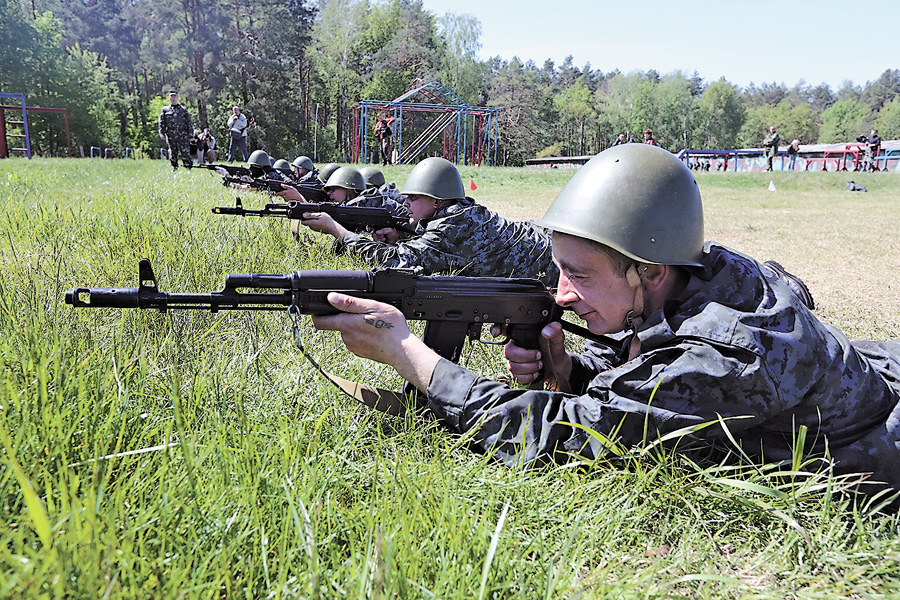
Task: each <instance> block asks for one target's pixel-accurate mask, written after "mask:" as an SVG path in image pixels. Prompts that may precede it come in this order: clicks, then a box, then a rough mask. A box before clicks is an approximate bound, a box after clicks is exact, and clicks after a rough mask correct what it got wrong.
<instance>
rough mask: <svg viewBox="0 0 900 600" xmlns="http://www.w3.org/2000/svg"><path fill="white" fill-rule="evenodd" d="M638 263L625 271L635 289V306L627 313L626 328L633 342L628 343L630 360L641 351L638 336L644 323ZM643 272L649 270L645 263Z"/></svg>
mask: <svg viewBox="0 0 900 600" xmlns="http://www.w3.org/2000/svg"><path fill="white" fill-rule="evenodd" d="M636 264H637V263H631V266H630V267H628V271H626V272H625V280H626V281H627V282H628V285H630V286H631V287H632V288H633V289H634V304H633V308H632V309H631V310H630V311H628V314H627V315H625V329H628V330H630V331H631V342H630V343H629V344H628V360H634V359H635V358H637V356H638V354H640V353H641V340H640V338H639V337H638V329H640V327H641V325H643V323H644V284H643V281H641V276H640V274H638V271H637V267H635V265H636ZM641 269H642V270H641V272H644V271H646V270H647V266H646V265H644V266H643V267H642V268H641Z"/></svg>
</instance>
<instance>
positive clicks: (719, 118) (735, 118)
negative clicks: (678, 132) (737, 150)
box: [694, 79, 752, 149]
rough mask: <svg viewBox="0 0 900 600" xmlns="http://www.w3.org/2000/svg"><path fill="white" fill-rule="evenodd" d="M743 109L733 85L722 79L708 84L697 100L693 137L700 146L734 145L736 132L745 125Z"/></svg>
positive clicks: (736, 142) (736, 141)
mask: <svg viewBox="0 0 900 600" xmlns="http://www.w3.org/2000/svg"><path fill="white" fill-rule="evenodd" d="M746 112H747V111H745V110H744V107H743V106H742V105H741V103H740V101H739V99H738V94H737V90H736V89H735V87H734V86H733V85H731V84H730V83H728V82H727V81H725V80H724V79H720V80H719V81H714V82H712V83H711V84H709V86H707V88H706V90H705V91H704V92H703V95H702V96H701V97H700V100H699V101H698V103H697V129H696V130H695V133H694V136H695V137H694V139H695V140H696V142H698V143H699V144H700V145H699V147H700V148H726V149H728V148H734V147H736V146H737V145H738V132H740V131H741V128H742V127H744V126H745V118H746V117H745V115H746ZM750 112H751V113H752V111H750ZM749 120H750V119H747V121H749Z"/></svg>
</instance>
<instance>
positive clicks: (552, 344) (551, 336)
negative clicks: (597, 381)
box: [491, 322, 572, 384]
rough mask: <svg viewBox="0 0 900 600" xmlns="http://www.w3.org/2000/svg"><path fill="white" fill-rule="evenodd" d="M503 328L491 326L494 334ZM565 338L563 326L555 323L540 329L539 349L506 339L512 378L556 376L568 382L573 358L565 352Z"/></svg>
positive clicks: (521, 380) (530, 380) (525, 379)
mask: <svg viewBox="0 0 900 600" xmlns="http://www.w3.org/2000/svg"><path fill="white" fill-rule="evenodd" d="M495 331H496V332H497V333H500V332H501V331H502V330H500V329H498V328H492V329H491V333H494V332H495ZM565 341H566V338H565V334H564V333H563V330H562V325H561V324H560V323H558V322H553V323H550V324H548V325H546V326H545V327H544V328H543V329H542V330H541V339H540V340H539V343H540V350H529V349H527V348H522V347H521V346H517V345H516V344H515V342H512V341H510V342H507V344H506V346H505V347H504V349H503V356H504V357H505V358H506V361H507V363H506V364H507V367H508V368H509V372H510V374H511V375H512V377H513V379H514V380H515V381H517V382H518V383H522V384H528V383H533V382H535V381H540V380H541V379H548V378H553V379H556V380H557V381H559V382H568V381H569V377H570V375H571V374H572V357H571V356H569V353H568V352H566V344H565Z"/></svg>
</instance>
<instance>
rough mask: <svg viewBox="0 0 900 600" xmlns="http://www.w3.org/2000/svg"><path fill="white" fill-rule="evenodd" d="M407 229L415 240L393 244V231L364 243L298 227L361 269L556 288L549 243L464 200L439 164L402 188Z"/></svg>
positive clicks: (427, 166)
mask: <svg viewBox="0 0 900 600" xmlns="http://www.w3.org/2000/svg"><path fill="white" fill-rule="evenodd" d="M401 193H402V194H404V195H405V196H406V208H407V209H408V211H409V217H410V225H412V226H413V227H416V228H417V229H418V230H419V231H420V232H421V235H419V236H417V237H413V238H410V239H403V240H401V239H400V235H399V233H398V232H397V230H395V229H382V230H379V231H376V232H375V233H374V234H373V236H372V239H369V238H367V237H363V236H361V235H358V234H354V233H351V232H349V231H347V230H346V229H345V228H344V227H342V226H341V225H340V224H338V223H336V222H335V221H334V219H332V218H331V217H330V216H329V215H326V214H319V213H316V214H314V215H313V216H311V217H310V219H309V220H304V221H303V223H304V224H305V225H307V226H309V227H310V228H312V229H315V230H316V231H322V232H324V233H329V234H331V235H333V236H334V237H335V239H337V240H338V242H339V243H340V244H341V245H342V246H343V247H344V248H346V250H347V251H349V252H352V253H354V254H357V255H358V256H360V257H361V258H362V259H363V260H365V261H366V262H369V263H371V264H376V265H381V266H385V267H421V268H422V269H423V270H424V272H425V273H458V274H460V275H470V276H476V277H535V278H543V279H544V281H545V282H546V283H551V282H553V281H555V280H556V275H557V272H556V268H555V267H554V266H553V262H552V260H551V253H550V237H549V235H548V234H547V232H546V231H544V230H543V229H541V228H539V227H536V226H535V225H534V224H532V223H517V222H513V221H508V220H507V219H504V218H503V217H501V216H500V215H498V214H497V213H495V212H493V211H491V210H489V209H488V208H486V207H484V206H482V205H480V204H478V203H476V202H475V201H474V200H473V199H472V198H467V197H466V194H465V189H464V188H463V183H462V178H461V177H460V175H459V171H457V169H456V166H454V165H453V163H451V162H450V161H448V160H445V159H443V158H437V157H433V158H426V159H425V160H423V161H422V162H420V163H419V164H417V165H416V166H415V167H414V168H413V170H412V172H411V173H410V174H409V177H408V178H407V180H406V184H405V185H404V186H403V189H402V190H401Z"/></svg>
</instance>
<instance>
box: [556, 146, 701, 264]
mask: <svg viewBox="0 0 900 600" xmlns="http://www.w3.org/2000/svg"><path fill="white" fill-rule="evenodd" d="M538 224H539V225H542V226H543V227H546V228H547V229H551V230H553V231H558V232H560V233H567V234H569V235H574V236H576V237H580V238H585V239H589V240H593V241H595V242H599V243H601V244H604V245H605V246H609V247H610V248H613V249H614V250H618V251H619V252H621V253H622V254H624V255H626V256H628V257H629V258H632V259H634V260H637V261H640V262H644V263H652V264H659V265H683V266H702V265H701V263H700V259H701V257H702V255H703V242H704V237H703V205H702V203H701V201H700V189H699V187H698V186H697V181H696V180H695V179H694V176H693V175H691V172H690V170H689V169H688V168H687V166H685V164H684V163H683V162H681V161H680V160H679V159H678V158H677V157H676V156H675V155H674V154H672V153H671V152H669V151H668V150H664V149H663V148H658V147H656V146H650V145H646V144H622V145H619V146H615V147H613V148H610V149H609V150H604V151H603V152H601V153H600V154H598V155H597V156H595V157H594V158H592V159H591V160H589V161H588V163H587V164H586V165H584V166H583V167H581V169H580V170H579V171H578V172H577V173H576V174H575V176H574V177H572V179H570V180H569V182H568V183H567V184H566V185H565V187H563V189H562V191H560V192H559V194H558V195H557V196H556V199H555V200H553V203H552V204H551V205H550V208H549V209H547V214H545V215H544V218H543V219H541V220H540V221H538Z"/></svg>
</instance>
